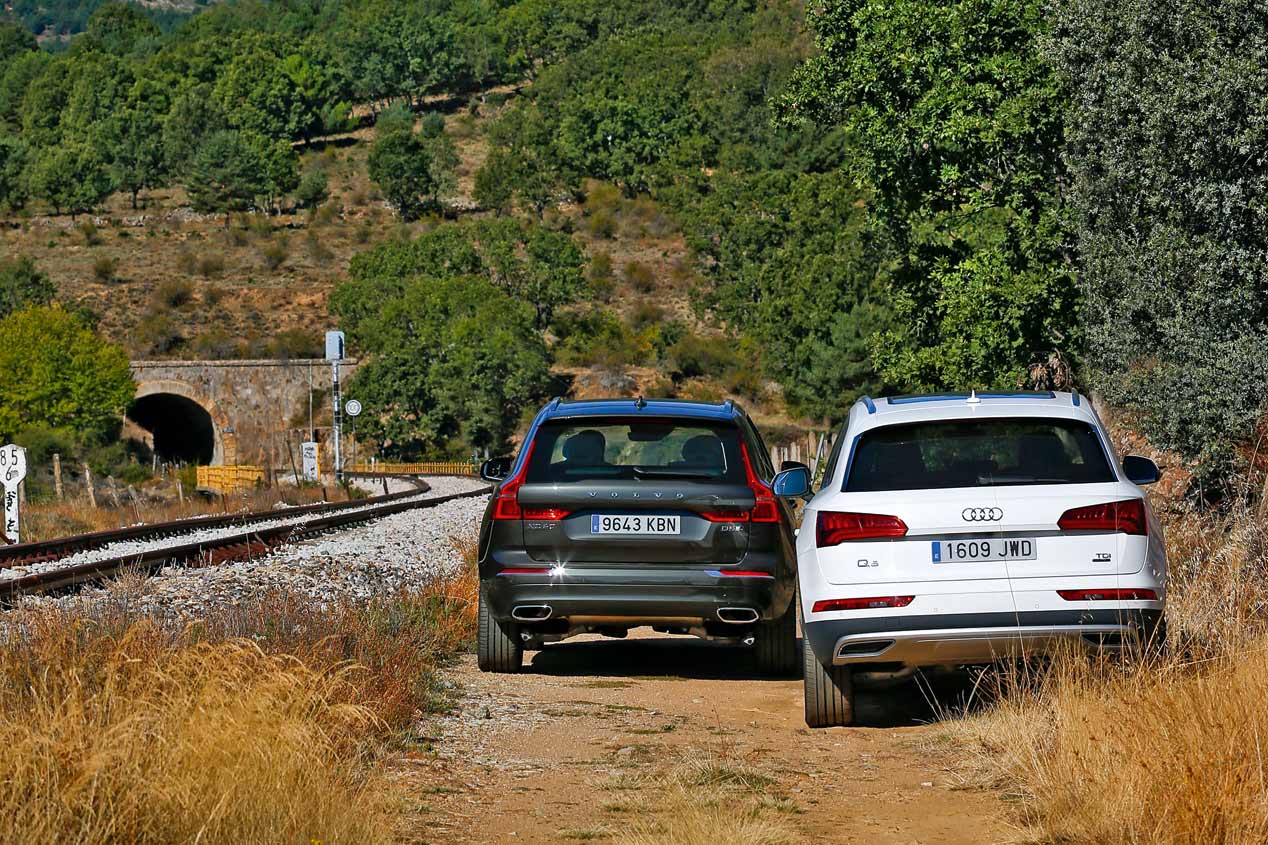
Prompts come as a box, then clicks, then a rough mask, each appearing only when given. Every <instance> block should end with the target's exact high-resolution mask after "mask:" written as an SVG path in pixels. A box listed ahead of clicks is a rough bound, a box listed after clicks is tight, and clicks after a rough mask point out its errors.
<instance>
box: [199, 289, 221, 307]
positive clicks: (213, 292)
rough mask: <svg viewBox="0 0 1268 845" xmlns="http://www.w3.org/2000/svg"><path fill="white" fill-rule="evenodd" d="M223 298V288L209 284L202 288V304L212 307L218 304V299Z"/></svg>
mask: <svg viewBox="0 0 1268 845" xmlns="http://www.w3.org/2000/svg"><path fill="white" fill-rule="evenodd" d="M224 298H225V289H224V288H222V287H217V286H215V285H209V286H207V287H205V288H203V304H204V305H207V306H211V307H214V306H216V305H219V304H220V300H222V299H224Z"/></svg>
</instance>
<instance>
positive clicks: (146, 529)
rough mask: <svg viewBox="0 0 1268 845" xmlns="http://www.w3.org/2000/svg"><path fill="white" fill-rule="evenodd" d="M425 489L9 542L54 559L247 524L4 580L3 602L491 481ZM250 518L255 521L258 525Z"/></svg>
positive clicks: (252, 554) (318, 529) (291, 536)
mask: <svg viewBox="0 0 1268 845" xmlns="http://www.w3.org/2000/svg"><path fill="white" fill-rule="evenodd" d="M427 489H428V488H427V485H426V484H423V485H422V487H421V488H420V489H419V490H410V491H406V492H404V493H392V494H390V495H386V496H376V497H374V498H370V499H361V500H359V501H350V502H336V503H331V504H318V505H303V506H300V507H293V508H280V509H277V510H271V511H257V512H255V513H249V514H233V515H227V516H224V517H210V518H195V519H182V520H177V521H174V522H163V523H154V524H152V525H138V526H131V527H128V528H121V529H117V530H114V531H97V532H93V533H91V534H79V535H75V536H71V537H63V538H59V539H56V540H49V541H47V542H42V543H21V544H17V545H12V546H3V547H0V567H6V568H8V567H13V566H19V565H23V564H30V563H47V562H49V561H56V560H59V559H61V558H64V557H69V556H71V555H74V554H78V553H79V552H84V551H93V550H97V549H101V548H104V547H105V546H108V545H111V544H113V543H118V542H124V541H131V542H148V541H155V542H161V541H163V540H168V539H171V540H173V541H178V540H179V539H180V538H181V536H182V535H186V534H190V533H191V532H199V531H205V530H207V529H213V530H215V529H222V528H233V527H241V528H242V530H241V531H235V532H231V533H227V534H223V535H220V536H217V537H210V538H202V539H199V540H195V541H193V542H185V543H180V542H173V543H172V544H170V545H169V544H164V545H161V546H157V547H155V548H152V549H146V550H143V551H137V552H131V553H128V554H122V555H117V556H112V557H108V558H103V559H99V560H93V561H88V562H84V563H78V564H72V565H70V566H65V567H58V568H55V569H48V570H45V571H42V572H35V573H30V574H27V575H21V576H18V577H16V578H11V579H7V580H3V581H0V605H11V604H12V603H13V601H14V600H16V599H17V598H19V597H20V596H26V595H37V594H43V593H50V592H56V591H61V590H69V589H73V588H76V587H81V586H83V585H85V584H91V583H97V582H101V581H105V580H107V579H109V578H112V577H114V576H115V575H117V574H119V573H121V572H124V571H138V572H143V573H147V574H148V573H152V572H155V571H158V570H159V569H162V568H163V567H165V566H210V565H216V564H220V563H227V562H230V561H237V560H249V559H252V558H256V557H261V556H262V555H264V554H267V553H268V552H270V551H271V550H273V549H275V548H277V547H278V546H282V545H285V544H287V543H293V542H296V541H298V540H302V539H305V538H308V537H314V536H317V535H319V534H323V533H326V532H328V531H332V530H335V529H338V528H344V527H346V526H349V525H354V524H356V523H359V522H368V521H370V520H373V519H378V518H380V517H384V516H390V515H391V514H394V513H400V512H402V511H407V510H412V509H416V508H418V509H421V508H431V507H435V506H437V505H440V504H444V503H445V502H449V501H453V500H454V499H463V498H471V497H475V496H482V495H484V494H486V493H488V492H489V489H490V488H488V487H481V488H479V489H476V490H470V491H466V492H462V493H453V494H450V495H447V496H436V497H433V498H421V496H422V495H423V494H424V493H426V492H427ZM296 519H302V521H299V522H296V521H294V520H296ZM278 520H290V521H289V522H287V523H284V524H281V525H269V526H261V525H260V523H267V522H275V521H278ZM252 525H254V526H255V527H254V528H252V527H251V526H252Z"/></svg>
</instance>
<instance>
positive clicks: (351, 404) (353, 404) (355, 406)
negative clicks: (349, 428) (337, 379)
mask: <svg viewBox="0 0 1268 845" xmlns="http://www.w3.org/2000/svg"><path fill="white" fill-rule="evenodd" d="M343 412H344V413H345V414H347V415H348V416H350V417H355V416H358V415H359V414H360V413H361V403H360V402H358V401H357V400H356V399H349V400H348V401H347V402H345V403H344V405H343Z"/></svg>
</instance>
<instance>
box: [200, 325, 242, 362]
mask: <svg viewBox="0 0 1268 845" xmlns="http://www.w3.org/2000/svg"><path fill="white" fill-rule="evenodd" d="M190 348H191V349H193V351H194V354H195V355H197V356H198V357H199V358H205V359H208V360H213V361H216V360H223V359H226V358H236V357H237V355H238V351H239V350H238V342H237V339H236V337H234V336H232V335H230V334H229V333H228V332H226V331H225V330H223V329H209V330H207V331H205V332H201V333H199V334H197V335H195V336H194V339H193V340H192V341H190Z"/></svg>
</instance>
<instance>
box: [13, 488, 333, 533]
mask: <svg viewBox="0 0 1268 845" xmlns="http://www.w3.org/2000/svg"><path fill="white" fill-rule="evenodd" d="M72 493H73V495H71V496H68V497H67V498H66V500H65V501H62V502H58V501H43V502H31V503H30V504H28V505H27V506H26V507H25V508H23V510H22V520H23V526H22V539H23V540H24V541H27V542H36V541H41V540H52V539H55V538H57V537H65V536H68V535H70V534H83V533H87V532H89V531H108V530H111V529H114V528H123V527H125V526H128V525H136V524H137V523H141V522H144V523H155V522H171V521H173V520H178V519H188V518H190V517H195V516H215V515H219V514H224V513H246V512H251V511H264V510H272V509H274V508H276V507H279V506H280V504H287V505H310V504H315V503H317V502H321V501H323V500H329V501H332V502H339V501H345V500H346V499H347V498H348V496H347V494H346V493H345V492H344V491H343V490H342V489H340V488H337V487H328V488H325V489H324V490H323V488H321V487H274V488H270V489H259V490H251V491H246V492H243V493H238V494H235V495H232V496H226V497H225V498H224V499H220V498H218V497H217V498H214V499H210V498H205V497H202V496H197V495H189V494H188V493H187V494H186V496H185V501H184V502H180V501H178V500H177V499H175V498H174V496H175V494H174V493H173V494H172V496H173V498H169V499H165V500H151V499H149V498H146V497H140V498H138V499H137V500H136V501H135V502H133V501H132V499H131V497H130V495H129V494H128V493H127V491H126V490H125V491H124V492H123V493H121V494H120V497H119V502H120V505H119V507H114V506H113V502H111V501H110V499H109V497H108V496H107V495H106V494H104V493H98V499H97V501H98V505H99V507H95V508H94V507H92V506H91V505H90V504H88V502H87V501H85V500H84V497H83V495H82V494H81V493H80V491H78V490H75V491H72Z"/></svg>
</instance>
